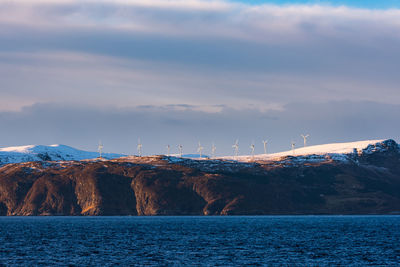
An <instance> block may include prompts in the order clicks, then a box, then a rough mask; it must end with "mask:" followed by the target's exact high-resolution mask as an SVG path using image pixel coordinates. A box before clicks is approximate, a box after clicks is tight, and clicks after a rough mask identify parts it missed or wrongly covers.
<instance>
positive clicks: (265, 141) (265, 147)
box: [262, 140, 268, 154]
mask: <svg viewBox="0 0 400 267" xmlns="http://www.w3.org/2000/svg"><path fill="white" fill-rule="evenodd" d="M262 142H263V144H264V154H267V143H268V140H263V141H262Z"/></svg>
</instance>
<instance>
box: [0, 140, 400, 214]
mask: <svg viewBox="0 0 400 267" xmlns="http://www.w3.org/2000/svg"><path fill="white" fill-rule="evenodd" d="M347 158H348V160H346V161H337V160H334V159H332V158H330V157H325V158H322V159H321V157H320V158H319V159H318V160H315V159H314V158H313V157H309V160H307V159H304V158H303V159H301V160H299V159H298V158H296V157H286V158H282V159H281V160H279V161H271V162H252V163H238V162H233V161H222V160H190V159H179V158H174V157H165V156H155V157H126V158H120V159H114V160H106V161H99V160H97V161H96V160H92V161H65V162H46V161H44V162H27V163H16V164H7V165H4V166H2V167H0V215H240V214H390V213H400V153H399V147H398V145H397V144H396V143H395V142H394V141H392V140H388V141H385V142H383V143H382V144H381V145H380V147H377V146H374V147H368V148H367V149H365V150H363V151H359V152H357V153H353V154H352V155H348V157H347Z"/></svg>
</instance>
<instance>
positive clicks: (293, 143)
mask: <svg viewBox="0 0 400 267" xmlns="http://www.w3.org/2000/svg"><path fill="white" fill-rule="evenodd" d="M291 145H292V151H293V155H294V149H295V146H296V143H295V142H294V141H292V144H291Z"/></svg>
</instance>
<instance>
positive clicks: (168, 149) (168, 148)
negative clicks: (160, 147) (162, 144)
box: [167, 145, 171, 157]
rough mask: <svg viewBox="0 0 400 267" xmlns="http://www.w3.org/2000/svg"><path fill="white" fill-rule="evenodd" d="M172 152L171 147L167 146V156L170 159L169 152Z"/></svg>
mask: <svg viewBox="0 0 400 267" xmlns="http://www.w3.org/2000/svg"><path fill="white" fill-rule="evenodd" d="M170 151H171V146H170V145H167V156H168V157H169V152H170Z"/></svg>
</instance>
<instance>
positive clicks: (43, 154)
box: [0, 144, 125, 165]
mask: <svg viewBox="0 0 400 267" xmlns="http://www.w3.org/2000/svg"><path fill="white" fill-rule="evenodd" d="M98 156H99V153H97V152H89V151H83V150H79V149H75V148H73V147H70V146H66V145H59V144H55V145H48V146H45V145H27V146H14V147H6V148H0V165H3V164H8V163H21V162H30V161H72V160H85V159H95V158H97V157H98ZM102 156H103V157H104V158H106V159H113V158H119V157H123V156H125V155H122V154H114V153H103V154H102Z"/></svg>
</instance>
